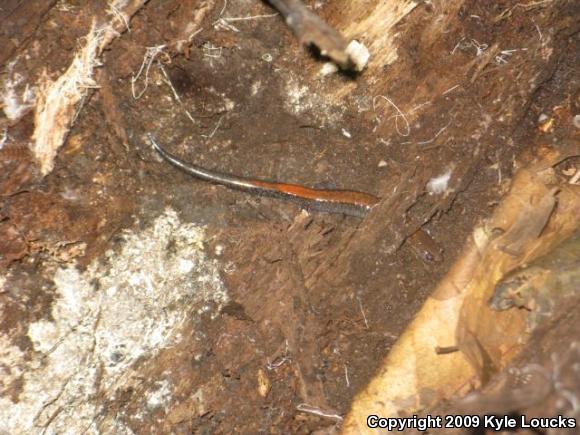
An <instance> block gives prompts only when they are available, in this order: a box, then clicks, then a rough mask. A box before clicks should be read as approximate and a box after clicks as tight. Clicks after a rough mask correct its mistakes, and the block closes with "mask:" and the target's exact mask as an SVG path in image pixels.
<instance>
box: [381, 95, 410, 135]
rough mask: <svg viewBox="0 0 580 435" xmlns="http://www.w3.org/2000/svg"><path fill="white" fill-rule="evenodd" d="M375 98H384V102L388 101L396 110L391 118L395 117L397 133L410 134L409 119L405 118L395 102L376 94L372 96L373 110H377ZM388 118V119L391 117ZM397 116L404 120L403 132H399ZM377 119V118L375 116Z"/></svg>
mask: <svg viewBox="0 0 580 435" xmlns="http://www.w3.org/2000/svg"><path fill="white" fill-rule="evenodd" d="M377 98H382V99H383V100H385V101H386V102H388V103H389V104H390V105H391V106H392V107H393V108H394V109H395V110H396V111H397V114H396V115H393V116H391V118H395V128H396V129H397V133H399V136H405V137H406V136H409V134H411V127H410V125H409V121H408V120H407V117H406V116H405V114H404V113H403V112H402V111H401V109H399V108H398V107H397V105H396V104H395V103H393V101H392V100H391V99H390V98H389V97H387V96H385V95H377V96H376V97H375V98H373V110H374V111H375V112H376V110H377V104H376V102H377ZM391 118H389V119H391ZM399 118H403V121H405V132H404V133H403V132H401V130H400V128H399ZM377 120H378V118H377Z"/></svg>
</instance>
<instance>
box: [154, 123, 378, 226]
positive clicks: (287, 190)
mask: <svg viewBox="0 0 580 435" xmlns="http://www.w3.org/2000/svg"><path fill="white" fill-rule="evenodd" d="M148 137H149V140H150V141H151V144H152V145H153V147H154V148H155V150H156V151H157V152H158V153H159V154H160V155H161V156H162V157H163V158H164V159H165V160H167V161H168V162H169V163H171V164H172V165H174V166H175V167H177V168H179V169H181V170H182V171H184V172H186V173H187V174H189V175H192V176H194V177H197V178H199V179H202V180H206V181H209V182H212V183H215V184H220V185H222V186H226V187H230V188H232V189H237V190H242V191H245V192H250V193H256V194H259V195H263V196H269V197H275V198H283V199H289V200H293V201H296V202H298V203H299V204H300V205H301V206H303V207H304V208H307V209H313V210H318V211H323V212H328V213H342V214H346V215H349V216H355V217H359V218H363V217H365V216H366V215H367V214H368V213H369V211H370V210H371V209H372V208H373V207H374V206H375V205H376V204H377V203H378V202H379V198H377V197H376V196H374V195H371V194H369V193H364V192H357V191H353V190H325V189H312V188H309V187H304V186H299V185H297V184H287V183H276V182H270V181H264V180H258V179H252V178H245V177H240V176H237V175H231V174H225V173H221V172H218V171H214V170H210V169H207V168H203V167H201V166H198V165H195V164H191V163H187V162H185V161H183V160H181V159H180V158H179V157H177V156H174V155H173V154H170V153H169V152H168V151H166V150H165V149H164V148H163V147H161V145H159V144H158V143H157V142H156V141H155V139H154V138H153V136H152V135H150V134H149V135H148Z"/></svg>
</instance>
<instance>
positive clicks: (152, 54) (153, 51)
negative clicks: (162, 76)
mask: <svg viewBox="0 0 580 435" xmlns="http://www.w3.org/2000/svg"><path fill="white" fill-rule="evenodd" d="M165 47H166V46H165V45H157V46H155V47H147V49H146V50H145V55H144V56H143V62H142V63H141V68H139V71H138V72H137V75H136V76H131V92H132V94H133V98H134V99H135V100H138V99H139V98H141V97H142V96H143V94H145V92H146V91H147V88H148V87H149V70H150V69H151V65H152V64H153V61H154V60H155V58H156V57H157V56H158V55H159V53H162V52H163V50H164V49H165ZM143 71H145V85H144V87H143V90H142V91H141V92H139V93H138V94H136V93H135V83H136V82H137V80H139V77H141V74H143Z"/></svg>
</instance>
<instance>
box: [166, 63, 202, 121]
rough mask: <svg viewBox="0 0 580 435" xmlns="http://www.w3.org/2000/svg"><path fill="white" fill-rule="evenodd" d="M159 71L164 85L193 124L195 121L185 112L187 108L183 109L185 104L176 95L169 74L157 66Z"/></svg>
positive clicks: (187, 111)
mask: <svg viewBox="0 0 580 435" xmlns="http://www.w3.org/2000/svg"><path fill="white" fill-rule="evenodd" d="M159 69H160V70H161V72H162V73H163V76H164V77H165V83H167V85H168V86H169V88H170V89H171V91H172V92H173V96H174V97H175V99H176V100H177V102H178V103H179V105H180V106H181V108H182V109H183V111H184V112H185V114H186V115H187V117H188V118H189V119H190V120H191V122H193V123H194V124H195V119H194V118H193V116H192V114H191V113H190V112H189V110H187V108H186V107H185V104H183V101H182V100H181V97H180V96H179V94H178V93H177V90H176V89H175V86H173V83H172V82H171V79H170V78H169V74H167V71H165V68H164V67H163V65H159Z"/></svg>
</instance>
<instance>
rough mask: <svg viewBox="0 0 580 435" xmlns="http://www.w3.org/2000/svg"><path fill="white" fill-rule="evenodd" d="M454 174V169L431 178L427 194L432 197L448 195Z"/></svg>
mask: <svg viewBox="0 0 580 435" xmlns="http://www.w3.org/2000/svg"><path fill="white" fill-rule="evenodd" d="M452 173H453V169H448V170H447V171H445V172H444V173H443V174H441V175H438V176H437V177H433V178H431V179H430V180H429V181H428V182H427V192H429V194H431V195H440V194H442V193H446V192H447V189H448V188H449V180H451V174H452Z"/></svg>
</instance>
